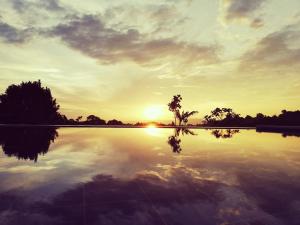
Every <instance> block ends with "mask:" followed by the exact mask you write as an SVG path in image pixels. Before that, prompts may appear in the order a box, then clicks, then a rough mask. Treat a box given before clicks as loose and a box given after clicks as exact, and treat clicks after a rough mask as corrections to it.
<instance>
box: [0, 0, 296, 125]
mask: <svg viewBox="0 0 300 225" xmlns="http://www.w3.org/2000/svg"><path fill="white" fill-rule="evenodd" d="M0 6H1V7H0V93H3V92H4V91H5V89H6V88H7V86H9V85H10V84H18V83H20V82H21V81H34V80H41V82H42V84H43V85H44V86H47V87H49V88H50V89H51V90H52V94H53V96H54V97H55V98H56V99H57V101H58V103H59V104H60V106H61V109H60V111H61V112H62V113H64V114H66V115H67V116H68V117H73V118H76V117H77V116H80V115H82V116H87V115H90V114H95V115H97V116H99V117H101V118H103V119H106V120H108V119H113V118H116V119H120V120H123V121H128V122H130V121H145V120H157V121H170V120H171V119H172V118H173V116H172V114H171V112H168V107H167V103H168V102H169V101H170V100H171V98H172V96H173V95H175V94H180V95H181V96H182V97H183V102H182V105H183V109H185V110H197V111H199V114H197V115H196V116H195V117H194V119H195V120H199V121H200V119H201V118H202V117H203V116H204V115H205V114H208V113H209V112H210V111H211V110H212V109H214V108H215V107H230V108H233V110H234V111H236V112H237V113H240V114H241V115H247V114H249V115H256V113H257V112H262V113H265V114H269V115H273V114H278V113H280V111H281V110H282V109H287V110H296V109H299V108H300V1H299V0H285V1H282V0H161V1H150V0H144V1H142V0H111V1H105V0H86V1H81V0H72V1H70V0H0Z"/></svg>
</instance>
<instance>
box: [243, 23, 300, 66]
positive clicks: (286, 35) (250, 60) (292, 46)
mask: <svg viewBox="0 0 300 225" xmlns="http://www.w3.org/2000/svg"><path fill="white" fill-rule="evenodd" d="M299 38H300V30H299V24H295V25H291V26H288V27H285V28H284V29H282V30H281V31H278V32H274V33H271V34H269V35H267V36H266V37H264V38H263V39H261V40H260V41H259V42H258V43H257V44H256V46H255V48H253V49H251V50H250V51H248V52H246V53H245V54H244V55H243V56H242V58H241V65H240V67H241V69H250V70H252V69H261V68H281V67H290V66H294V65H299V62H300V48H299V45H298V44H297V41H298V40H299Z"/></svg>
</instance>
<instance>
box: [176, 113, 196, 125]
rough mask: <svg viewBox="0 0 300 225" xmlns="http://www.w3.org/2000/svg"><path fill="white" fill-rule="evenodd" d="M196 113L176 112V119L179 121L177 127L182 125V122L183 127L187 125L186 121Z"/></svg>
mask: <svg viewBox="0 0 300 225" xmlns="http://www.w3.org/2000/svg"><path fill="white" fill-rule="evenodd" d="M196 113H198V111H191V112H189V111H186V112H184V111H182V112H181V113H180V111H177V112H176V117H177V118H178V121H179V126H180V125H181V124H182V122H183V123H184V125H186V124H187V123H188V119H189V117H191V116H192V115H194V114H196Z"/></svg>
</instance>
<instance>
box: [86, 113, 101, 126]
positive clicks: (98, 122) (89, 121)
mask: <svg viewBox="0 0 300 225" xmlns="http://www.w3.org/2000/svg"><path fill="white" fill-rule="evenodd" d="M86 123H87V124H90V125H105V124H106V123H105V120H103V119H100V118H99V117H98V116H95V115H89V116H88V117H87V118H86Z"/></svg>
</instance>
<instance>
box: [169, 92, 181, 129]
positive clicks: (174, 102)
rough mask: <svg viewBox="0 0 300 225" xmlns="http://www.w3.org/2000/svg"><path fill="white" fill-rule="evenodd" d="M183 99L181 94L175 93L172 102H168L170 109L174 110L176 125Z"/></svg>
mask: <svg viewBox="0 0 300 225" xmlns="http://www.w3.org/2000/svg"><path fill="white" fill-rule="evenodd" d="M181 100H182V97H181V95H174V96H173V99H172V100H171V102H170V103H168V106H169V110H170V111H171V112H173V114H174V125H175V126H176V118H177V113H178V111H179V109H181V104H180V103H181Z"/></svg>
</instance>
